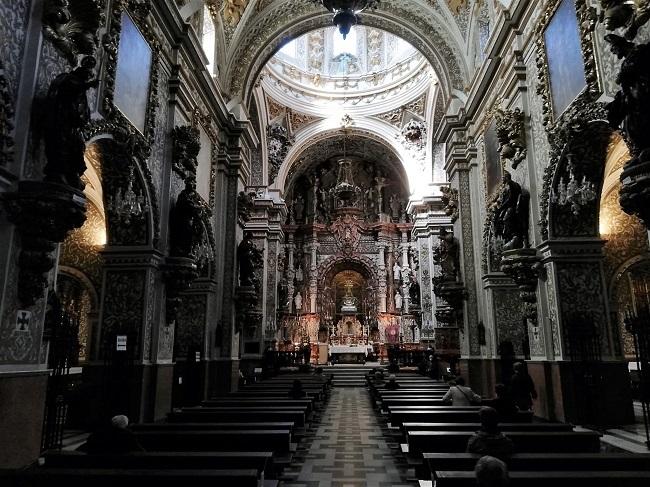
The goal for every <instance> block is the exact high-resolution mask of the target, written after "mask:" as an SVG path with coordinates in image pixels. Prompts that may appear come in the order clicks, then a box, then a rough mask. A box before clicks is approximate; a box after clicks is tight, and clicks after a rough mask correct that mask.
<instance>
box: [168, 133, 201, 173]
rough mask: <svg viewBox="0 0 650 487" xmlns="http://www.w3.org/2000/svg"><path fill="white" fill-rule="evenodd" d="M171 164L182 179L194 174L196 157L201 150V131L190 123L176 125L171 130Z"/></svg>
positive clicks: (196, 164)
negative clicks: (172, 146) (172, 144)
mask: <svg viewBox="0 0 650 487" xmlns="http://www.w3.org/2000/svg"><path fill="white" fill-rule="evenodd" d="M172 141H173V143H174V148H173V150H172V165H173V168H174V171H176V172H177V173H178V174H179V175H180V176H181V177H182V178H183V179H185V178H188V177H192V176H196V168H197V167H198V164H199V163H198V160H197V157H198V155H199V152H201V133H200V132H199V129H198V128H195V127H192V126H190V125H184V126H181V127H176V128H174V130H173V131H172Z"/></svg>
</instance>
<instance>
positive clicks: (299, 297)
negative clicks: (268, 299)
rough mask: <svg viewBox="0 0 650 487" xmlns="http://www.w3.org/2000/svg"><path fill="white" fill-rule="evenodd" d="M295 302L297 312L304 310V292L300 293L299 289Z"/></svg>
mask: <svg viewBox="0 0 650 487" xmlns="http://www.w3.org/2000/svg"><path fill="white" fill-rule="evenodd" d="M293 304H295V305H296V312H300V311H302V294H300V291H298V293H297V294H296V297H295V298H293Z"/></svg>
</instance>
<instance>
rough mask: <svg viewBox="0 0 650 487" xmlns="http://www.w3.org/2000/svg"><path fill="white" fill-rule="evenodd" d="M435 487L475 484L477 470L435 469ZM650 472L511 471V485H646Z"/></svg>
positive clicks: (456, 486)
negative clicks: (454, 470) (475, 471)
mask: <svg viewBox="0 0 650 487" xmlns="http://www.w3.org/2000/svg"><path fill="white" fill-rule="evenodd" d="M435 475H436V487H475V486H476V479H475V477H474V472H467V471H465V472H453V471H436V473H435ZM649 484H650V472H639V471H634V472H630V471H601V472H591V471H586V472H585V471H573V472H561V471H560V472H557V471H546V470H542V471H538V472H510V487H548V486H553V487H577V486H583V485H584V486H588V487H647V486H648V485H649Z"/></svg>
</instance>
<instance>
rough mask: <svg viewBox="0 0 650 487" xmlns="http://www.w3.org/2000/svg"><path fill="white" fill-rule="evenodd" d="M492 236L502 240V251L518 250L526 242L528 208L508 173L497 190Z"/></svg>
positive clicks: (519, 187)
mask: <svg viewBox="0 0 650 487" xmlns="http://www.w3.org/2000/svg"><path fill="white" fill-rule="evenodd" d="M493 205H494V222H493V224H494V228H493V234H494V236H496V237H499V238H501V239H502V240H503V242H504V244H503V249H504V250H512V249H520V248H523V247H524V246H525V243H526V242H527V240H528V206H527V201H526V198H525V196H524V194H523V192H522V189H521V186H520V185H519V184H518V183H516V182H514V181H513V180H512V176H511V175H510V173H509V172H507V171H506V172H505V173H504V174H503V181H502V183H501V185H500V186H499V188H498V189H497V193H496V198H495V200H494V203H493Z"/></svg>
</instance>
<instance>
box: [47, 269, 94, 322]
mask: <svg viewBox="0 0 650 487" xmlns="http://www.w3.org/2000/svg"><path fill="white" fill-rule="evenodd" d="M57 274H63V275H66V276H68V277H71V278H73V279H76V280H77V281H79V282H80V283H81V284H83V286H84V288H85V289H86V290H87V291H88V292H89V294H90V297H91V302H92V310H93V311H94V312H97V311H99V294H97V289H96V288H95V285H94V284H93V283H92V281H91V280H90V279H89V278H88V276H87V275H86V274H85V273H84V272H82V271H80V270H79V269H76V268H74V267H70V266H67V265H60V264H59V265H58V266H57Z"/></svg>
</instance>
